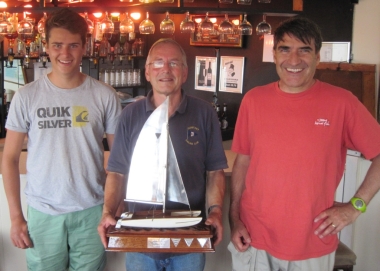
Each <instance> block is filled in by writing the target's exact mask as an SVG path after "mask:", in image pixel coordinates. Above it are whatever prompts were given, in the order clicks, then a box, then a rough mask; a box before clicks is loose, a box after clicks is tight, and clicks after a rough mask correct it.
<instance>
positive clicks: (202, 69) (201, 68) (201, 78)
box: [198, 60, 206, 86]
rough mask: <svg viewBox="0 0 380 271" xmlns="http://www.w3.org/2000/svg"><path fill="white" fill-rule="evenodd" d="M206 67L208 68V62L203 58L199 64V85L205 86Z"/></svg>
mask: <svg viewBox="0 0 380 271" xmlns="http://www.w3.org/2000/svg"><path fill="white" fill-rule="evenodd" d="M205 68H206V62H205V61H203V60H201V61H200V65H199V73H198V86H204V85H205V73H204V72H205Z"/></svg>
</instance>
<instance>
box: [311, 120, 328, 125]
mask: <svg viewBox="0 0 380 271" xmlns="http://www.w3.org/2000/svg"><path fill="white" fill-rule="evenodd" d="M314 125H317V126H330V122H329V120H328V119H317V120H316V121H315V122H314Z"/></svg>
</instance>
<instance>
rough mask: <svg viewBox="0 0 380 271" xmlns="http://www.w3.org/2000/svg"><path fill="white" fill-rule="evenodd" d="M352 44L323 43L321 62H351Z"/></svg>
mask: <svg viewBox="0 0 380 271" xmlns="http://www.w3.org/2000/svg"><path fill="white" fill-rule="evenodd" d="M350 45H351V43H350V42H322V47H321V53H320V54H321V62H347V63H349V62H350V53H351V51H350V47H351V46H350Z"/></svg>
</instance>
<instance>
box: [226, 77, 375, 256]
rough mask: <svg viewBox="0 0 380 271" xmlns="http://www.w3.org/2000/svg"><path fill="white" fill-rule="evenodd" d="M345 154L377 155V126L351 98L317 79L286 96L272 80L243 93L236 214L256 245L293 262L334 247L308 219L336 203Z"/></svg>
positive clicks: (238, 133)
mask: <svg viewBox="0 0 380 271" xmlns="http://www.w3.org/2000/svg"><path fill="white" fill-rule="evenodd" d="M347 148H348V149H352V150H357V151H360V152H361V153H362V154H363V155H364V156H365V157H366V158H367V159H371V158H374V157H375V156H377V155H378V154H379V153H380V126H379V124H378V123H377V121H376V120H375V119H374V118H373V117H372V116H371V115H370V113H369V112H368V110H367V109H366V108H365V107H364V106H363V105H362V104H361V103H360V102H359V101H358V99H357V98H356V97H355V96H354V95H353V94H352V93H351V92H349V91H347V90H344V89H342V88H338V87H335V86H332V85H329V84H326V83H323V82H320V81H316V83H315V84H314V85H313V86H312V88H310V89H309V90H307V91H304V92H302V93H298V94H290V93H285V92H283V91H281V90H280V89H279V88H278V83H277V82H276V83H271V84H269V85H266V86H261V87H256V88H254V89H252V90H250V91H249V92H248V93H247V94H246V95H245V97H244V99H243V101H242V103H241V107H240V110H239V115H238V119H237V123H236V127H235V135H234V139H233V144H232V150H233V151H235V152H237V153H240V154H244V155H249V156H250V157H251V160H250V165H249V168H248V172H247V176H246V180H245V185H246V189H245V190H244V192H243V195H242V198H241V204H240V212H241V220H242V221H243V222H244V224H245V225H246V227H247V230H248V232H249V233H250V236H251V239H252V242H251V245H252V246H253V247H255V248H258V249H263V250H266V251H267V252H269V253H270V254H272V255H273V256H275V257H277V258H280V259H284V260H291V261H293V260H304V259H308V258H314V257H320V256H323V255H326V254H328V253H331V252H333V251H334V250H335V249H336V247H337V243H338V240H337V237H336V236H335V235H334V236H327V237H325V238H323V239H320V238H319V237H318V236H316V235H315V234H314V231H315V229H316V228H317V227H318V226H319V224H320V223H314V222H313V220H314V218H315V217H316V216H317V215H318V214H319V213H320V212H321V211H323V210H325V209H327V208H329V207H331V206H332V205H333V202H334V194H335V190H336V188H337V186H338V184H339V182H340V180H341V177H342V175H343V171H344V166H345V160H346V152H347Z"/></svg>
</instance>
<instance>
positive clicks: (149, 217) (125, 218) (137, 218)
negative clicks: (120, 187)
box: [116, 210, 202, 229]
mask: <svg viewBox="0 0 380 271" xmlns="http://www.w3.org/2000/svg"><path fill="white" fill-rule="evenodd" d="M200 214H201V211H172V212H170V213H169V214H163V213H162V211H160V210H155V211H142V212H137V213H133V214H132V213H124V214H122V215H121V219H119V220H118V222H117V225H116V227H117V228H119V227H121V226H123V227H134V228H160V229H161V228H182V227H191V226H194V225H196V224H198V223H199V222H201V221H202V217H200V216H199V215H200Z"/></svg>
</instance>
